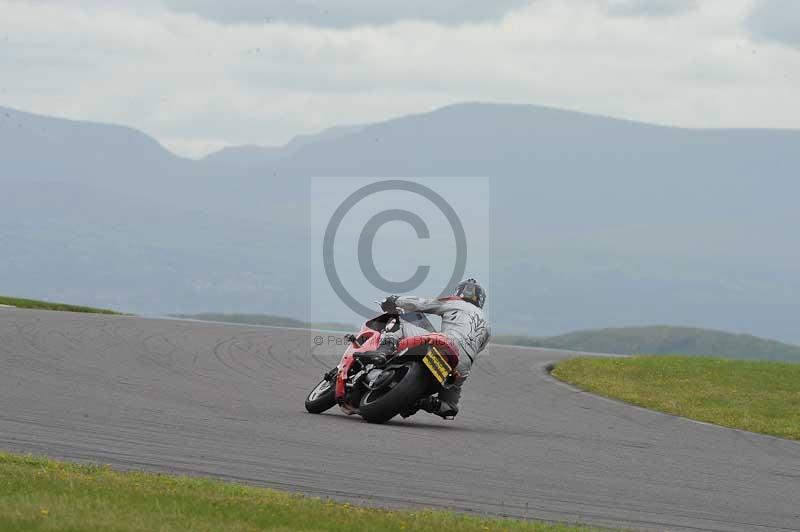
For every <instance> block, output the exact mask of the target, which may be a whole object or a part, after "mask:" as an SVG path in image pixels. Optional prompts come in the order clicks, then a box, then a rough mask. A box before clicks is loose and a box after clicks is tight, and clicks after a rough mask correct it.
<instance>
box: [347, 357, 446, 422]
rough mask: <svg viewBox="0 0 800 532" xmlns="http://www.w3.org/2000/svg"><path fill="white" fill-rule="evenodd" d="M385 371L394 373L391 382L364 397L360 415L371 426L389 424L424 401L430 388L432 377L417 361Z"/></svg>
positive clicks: (407, 362) (408, 361) (410, 361)
mask: <svg viewBox="0 0 800 532" xmlns="http://www.w3.org/2000/svg"><path fill="white" fill-rule="evenodd" d="M386 371H393V372H394V375H393V376H392V377H391V381H390V382H389V383H388V384H384V385H383V386H381V387H380V388H378V389H377V390H370V391H368V392H367V393H365V394H364V395H363V396H362V397H361V404H360V406H359V409H358V410H359V413H360V414H361V417H363V418H364V419H365V420H367V421H368V422H370V423H385V422H387V421H389V420H390V419H392V418H393V417H394V416H396V415H397V414H399V413H400V412H402V411H403V410H406V409H408V407H409V406H411V405H412V404H414V403H415V402H416V401H417V400H419V399H420V398H422V397H423V396H424V395H425V394H426V393H427V392H428V391H429V388H430V381H431V378H430V376H429V374H428V372H427V371H425V369H424V368H423V367H422V364H421V363H420V362H419V361H417V360H407V361H406V362H404V363H403V364H402V365H400V366H397V367H394V368H391V369H387V370H386Z"/></svg>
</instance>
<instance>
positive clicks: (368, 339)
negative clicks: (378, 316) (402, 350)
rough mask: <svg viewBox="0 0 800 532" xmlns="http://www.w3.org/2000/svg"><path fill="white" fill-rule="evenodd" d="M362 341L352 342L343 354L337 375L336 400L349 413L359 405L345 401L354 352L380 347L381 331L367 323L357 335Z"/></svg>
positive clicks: (373, 349)
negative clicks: (356, 343) (358, 342)
mask: <svg viewBox="0 0 800 532" xmlns="http://www.w3.org/2000/svg"><path fill="white" fill-rule="evenodd" d="M356 338H358V340H359V341H360V342H361V345H360V346H356V345H355V344H353V343H351V344H350V345H349V346H348V348H347V350H346V351H345V352H344V355H343V356H342V361H341V362H340V363H339V374H338V375H337V377H336V402H337V403H338V404H339V406H340V407H341V408H342V410H344V411H345V412H347V413H348V414H352V413H355V411H356V409H357V408H358V407H357V406H353V405H350V404H347V403H346V402H345V399H346V397H345V396H346V394H347V377H348V376H349V375H350V368H351V367H352V365H353V362H355V358H354V356H353V355H354V353H363V352H367V351H375V350H376V349H378V347H379V345H380V341H381V333H380V331H376V330H374V329H370V328H369V327H367V325H364V326H362V327H361V331H359V333H358V335H357V336H356Z"/></svg>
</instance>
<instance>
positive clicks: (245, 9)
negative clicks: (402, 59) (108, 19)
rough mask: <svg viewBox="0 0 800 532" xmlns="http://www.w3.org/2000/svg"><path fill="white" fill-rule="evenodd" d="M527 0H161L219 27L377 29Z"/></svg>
mask: <svg viewBox="0 0 800 532" xmlns="http://www.w3.org/2000/svg"><path fill="white" fill-rule="evenodd" d="M531 1H532V0H491V1H488V0H435V1H432V0H381V1H376V0H341V1H338V2H335V3H334V2H330V1H329V0H292V1H290V0H233V1H229V2H219V1H218V0H164V2H165V3H166V5H167V6H168V7H169V8H170V9H173V10H175V11H179V12H184V13H194V14H196V15H199V16H201V17H203V18H206V19H209V20H214V21H216V22H221V23H225V24H240V23H241V24H262V23H266V22H271V21H275V22H289V23H296V24H305V25H310V26H318V27H328V28H348V27H353V26H378V25H386V24H391V23H393V22H398V21H402V20H420V21H430V22H436V23H438V24H443V25H457V24H463V23H465V22H480V21H486V20H497V19H499V18H501V17H502V16H503V15H505V14H506V13H508V12H509V11H513V10H514V9H517V8H519V7H523V6H525V5H527V4H530V3H531Z"/></svg>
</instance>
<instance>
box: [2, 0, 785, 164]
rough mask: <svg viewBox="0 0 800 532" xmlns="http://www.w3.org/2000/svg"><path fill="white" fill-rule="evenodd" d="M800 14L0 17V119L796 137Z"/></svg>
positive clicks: (193, 5)
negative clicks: (450, 123) (493, 114)
mask: <svg viewBox="0 0 800 532" xmlns="http://www.w3.org/2000/svg"><path fill="white" fill-rule="evenodd" d="M798 94H800V0H492V1H487V0H436V1H432V0H382V1H380V2H377V1H375V0H342V1H335V0H294V1H289V0H285V1H279V0H227V1H226V2H219V1H216V0H139V1H138V2H135V3H134V2H128V1H123V0H103V1H101V0H82V1H81V0H0V106H7V107H14V108H18V109H22V110H27V111H32V112H36V113H40V114H47V115H57V116H64V117H69V118H78V119H86V120H95V121H103V122H114V123H121V124H126V125H131V126H133V127H136V128H139V129H141V130H143V131H145V132H147V133H149V134H150V135H152V136H154V137H156V138H157V139H158V140H160V141H161V142H162V143H163V144H165V145H166V146H167V147H169V148H171V149H172V150H174V151H176V152H177V153H180V154H182V155H188V156H199V155H202V154H204V153H207V152H209V151H211V150H214V149H217V148H219V147H222V146H225V145H232V144H282V143H284V142H285V141H287V140H288V139H289V138H291V137H292V136H294V135H296V134H300V133H309V132H314V131H317V130H320V129H323V128H325V127H329V126H333V125H343V124H356V123H365V122H372V121H378V120H382V119H386V118H391V117H395V116H399V115H403V114H408V113H413V112H421V111H428V110H431V109H435V108H437V107H440V106H443V105H446V104H450V103H455V102H462V101H491V102H514V103H532V104H539V105H547V106H555V107H562V108H568V109H574V110H580V111H587V112H592V113H599V114H605V115H612V116H617V117H625V118H633V119H638V120H643V121H648V122H656V123H662V124H673V125H682V126H697V127H723V126H748V127H782V128H800V97H798Z"/></svg>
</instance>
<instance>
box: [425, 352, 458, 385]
mask: <svg viewBox="0 0 800 532" xmlns="http://www.w3.org/2000/svg"><path fill="white" fill-rule="evenodd" d="M422 361H423V362H424V363H425V365H426V366H427V367H428V369H429V370H430V371H431V373H432V374H433V376H434V377H435V378H436V380H437V381H439V384H444V381H445V380H447V377H449V376H450V374H451V373H452V372H453V368H452V367H450V364H448V363H447V359H446V358H444V356H442V354H441V353H440V352H439V350H438V349H436V348H435V347H430V348H429V349H428V354H426V355H425V357H424V358H423V359H422Z"/></svg>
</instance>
